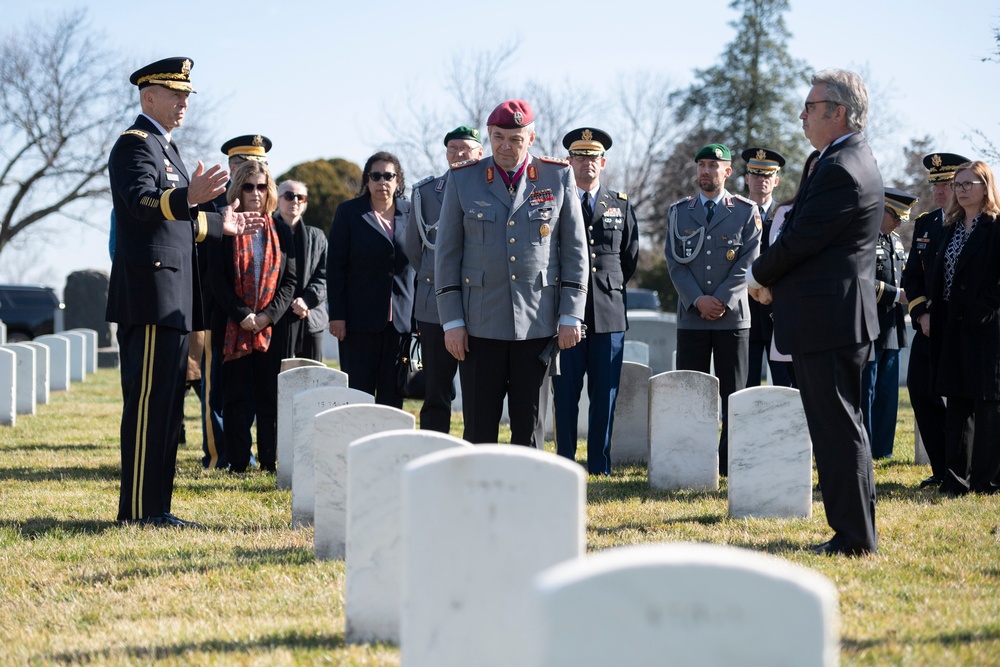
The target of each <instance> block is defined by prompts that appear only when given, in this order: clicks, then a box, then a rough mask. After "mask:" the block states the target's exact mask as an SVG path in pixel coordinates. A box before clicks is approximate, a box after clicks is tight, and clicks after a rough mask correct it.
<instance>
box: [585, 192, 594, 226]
mask: <svg viewBox="0 0 1000 667" xmlns="http://www.w3.org/2000/svg"><path fill="white" fill-rule="evenodd" d="M593 217H594V207H593V206H591V205H590V193H589V192H584V193H583V218H584V220H586V221H587V222H590V220H591V218H593Z"/></svg>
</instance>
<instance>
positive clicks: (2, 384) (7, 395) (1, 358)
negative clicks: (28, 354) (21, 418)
mask: <svg viewBox="0 0 1000 667" xmlns="http://www.w3.org/2000/svg"><path fill="white" fill-rule="evenodd" d="M16 424H17V355H16V354H14V350H10V349H7V346H6V345H0V426H15V425H16Z"/></svg>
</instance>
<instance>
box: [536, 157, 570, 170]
mask: <svg viewBox="0 0 1000 667" xmlns="http://www.w3.org/2000/svg"><path fill="white" fill-rule="evenodd" d="M538 159H539V160H541V161H542V162H549V163H551V164H561V165H563V166H564V167H568V166H569V160H563V159H562V158H557V157H552V156H551V155H542V156H541V157H539V158H538Z"/></svg>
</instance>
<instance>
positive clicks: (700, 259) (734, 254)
mask: <svg viewBox="0 0 1000 667" xmlns="http://www.w3.org/2000/svg"><path fill="white" fill-rule="evenodd" d="M668 218H670V219H676V230H677V234H678V235H679V236H683V237H689V238H686V239H682V238H677V237H675V238H671V235H670V232H669V231H668V232H667V240H666V244H665V247H664V255H665V256H666V258H667V269H668V270H669V272H670V280H671V281H672V282H673V284H674V287H675V288H677V295H678V297H679V298H678V304H677V328H678V329H716V330H729V329H749V328H750V304H749V297H748V295H747V282H746V272H747V267H749V266H750V263H751V262H752V261H753V260H754V258H755V257H757V255H758V253H759V252H760V231H761V221H760V212H759V211H758V209H757V205H756V204H755V203H753V202H752V201H750V200H749V199H747V198H746V197H741V196H739V195H734V194H732V193H730V192H729V191H728V190H724V191H723V194H722V200H721V201H720V203H719V205H718V206H716V207H715V213H714V214H713V216H712V221H711V222H708V221H707V220H706V217H705V208H704V206H702V204H701V197H700V196H696V197H685V198H684V199H682V200H680V201H678V202H674V204H672V205H671V207H670V211H669V212H668ZM699 238H701V239H702V241H701V242H700V247H698V246H699V241H698V240H697V239H699ZM675 253H676V254H677V255H678V256H679V257H681V258H691V260H690V261H689V262H687V263H684V262H679V261H677V259H676V258H675V257H674V254H675ZM705 295H707V296H714V297H715V298H716V299H719V300H720V301H722V303H724V304H726V312H725V314H724V315H723V316H722V317H720V318H719V319H717V320H705V319H702V317H701V314H700V313H699V312H698V309H697V308H696V307H695V305H694V302H695V301H697V299H698V297H700V296H705Z"/></svg>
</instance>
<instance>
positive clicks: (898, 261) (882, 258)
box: [875, 232, 906, 350]
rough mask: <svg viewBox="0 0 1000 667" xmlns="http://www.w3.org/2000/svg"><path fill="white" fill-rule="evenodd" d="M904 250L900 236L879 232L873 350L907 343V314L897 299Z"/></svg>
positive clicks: (904, 258)
mask: <svg viewBox="0 0 1000 667" xmlns="http://www.w3.org/2000/svg"><path fill="white" fill-rule="evenodd" d="M905 263H906V253H905V252H904V251H903V243H902V242H901V241H900V240H899V236H898V235H897V234H896V233H895V232H893V233H892V234H879V235H878V243H877V244H876V245H875V301H876V303H877V304H878V327H879V334H878V338H877V339H875V349H876V350H899V349H901V348H904V347H906V319H905V318H906V316H905V315H904V314H903V304H901V303H896V295H897V294H899V283H900V280H901V278H902V275H903V265H904V264H905Z"/></svg>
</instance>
